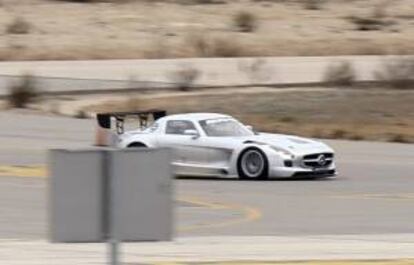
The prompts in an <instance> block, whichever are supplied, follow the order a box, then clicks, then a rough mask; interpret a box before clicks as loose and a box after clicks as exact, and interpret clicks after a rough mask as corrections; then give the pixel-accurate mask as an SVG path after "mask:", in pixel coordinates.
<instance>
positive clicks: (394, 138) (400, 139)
mask: <svg viewBox="0 0 414 265" xmlns="http://www.w3.org/2000/svg"><path fill="white" fill-rule="evenodd" d="M388 141H389V142H393V143H411V141H410V140H409V139H407V138H406V137H405V136H404V135H402V134H393V135H391V136H390V138H389V139H388Z"/></svg>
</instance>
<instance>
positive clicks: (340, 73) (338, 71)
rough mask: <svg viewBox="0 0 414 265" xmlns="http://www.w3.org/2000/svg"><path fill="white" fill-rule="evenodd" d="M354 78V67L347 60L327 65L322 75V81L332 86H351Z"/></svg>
mask: <svg viewBox="0 0 414 265" xmlns="http://www.w3.org/2000/svg"><path fill="white" fill-rule="evenodd" d="M355 79H356V74H355V69H354V67H353V66H352V64H351V63H350V62H347V61H344V62H339V63H335V64H331V65H329V66H328V68H327V69H326V71H325V76H324V81H325V82H326V83H328V84H329V85H334V86H352V85H353V84H354V82H355Z"/></svg>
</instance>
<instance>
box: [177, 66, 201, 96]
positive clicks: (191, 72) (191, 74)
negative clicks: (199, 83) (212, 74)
mask: <svg viewBox="0 0 414 265" xmlns="http://www.w3.org/2000/svg"><path fill="white" fill-rule="evenodd" d="M199 75H200V71H199V70H197V69H195V68H193V67H192V66H189V65H183V66H182V67H181V69H178V70H176V71H174V72H172V73H171V76H170V78H171V80H172V82H173V83H174V84H175V85H176V86H177V87H178V88H179V89H180V90H181V91H188V90H190V88H192V86H193V85H194V82H195V81H196V79H197V78H198V77H199Z"/></svg>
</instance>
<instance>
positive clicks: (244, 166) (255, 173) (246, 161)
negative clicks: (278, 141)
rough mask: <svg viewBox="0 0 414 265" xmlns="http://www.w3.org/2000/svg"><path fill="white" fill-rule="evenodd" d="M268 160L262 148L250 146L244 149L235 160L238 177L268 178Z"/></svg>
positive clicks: (250, 178)
mask: <svg viewBox="0 0 414 265" xmlns="http://www.w3.org/2000/svg"><path fill="white" fill-rule="evenodd" d="M268 168H269V162H268V161H267V157H266V155H265V154H264V153H263V151H262V150H260V149H259V148H256V147H250V148H247V149H246V150H244V151H243V152H242V153H241V154H240V156H239V158H238V160H237V172H238V175H239V178H240V179H244V180H264V179H267V178H268V174H269V173H268Z"/></svg>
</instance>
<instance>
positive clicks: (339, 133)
mask: <svg viewBox="0 0 414 265" xmlns="http://www.w3.org/2000/svg"><path fill="white" fill-rule="evenodd" d="M346 134H347V132H346V131H345V130H343V129H335V130H333V131H332V132H331V134H330V138H332V139H343V138H345V136H346Z"/></svg>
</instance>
